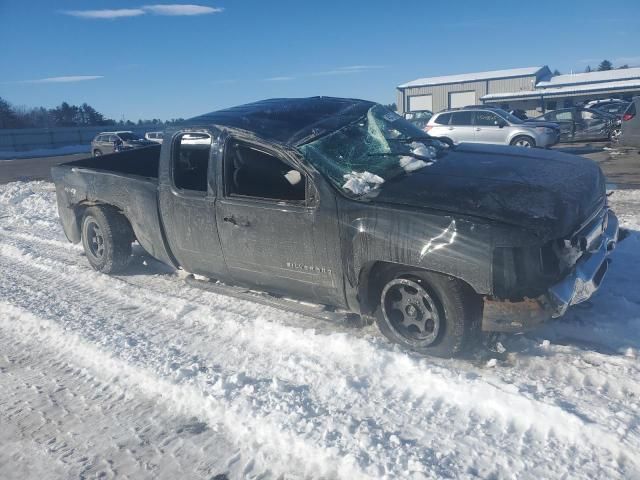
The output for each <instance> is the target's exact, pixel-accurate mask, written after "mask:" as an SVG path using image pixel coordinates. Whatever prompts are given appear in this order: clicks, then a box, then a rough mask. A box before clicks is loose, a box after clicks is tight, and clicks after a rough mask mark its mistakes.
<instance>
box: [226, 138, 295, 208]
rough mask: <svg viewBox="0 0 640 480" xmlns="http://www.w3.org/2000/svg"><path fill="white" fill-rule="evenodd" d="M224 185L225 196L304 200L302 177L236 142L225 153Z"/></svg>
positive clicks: (280, 163) (287, 166)
mask: <svg viewBox="0 0 640 480" xmlns="http://www.w3.org/2000/svg"><path fill="white" fill-rule="evenodd" d="M225 182H226V187H227V194H228V195H240V196H245V197H257V198H265V199H271V200H280V201H297V202H301V201H304V200H305V192H306V178H305V176H304V174H302V173H301V172H299V171H297V170H295V169H294V168H292V167H291V166H289V165H287V164H286V163H285V162H283V161H282V160H280V159H279V158H277V157H275V156H273V155H271V154H270V153H267V152H264V151H262V150H260V149H258V148H255V147H253V146H251V145H248V144H245V143H242V142H238V141H236V140H231V141H230V143H229V144H228V146H227V148H226V149H225Z"/></svg>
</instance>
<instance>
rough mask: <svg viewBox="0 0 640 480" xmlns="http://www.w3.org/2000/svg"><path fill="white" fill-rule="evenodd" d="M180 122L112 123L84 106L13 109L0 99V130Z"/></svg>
mask: <svg viewBox="0 0 640 480" xmlns="http://www.w3.org/2000/svg"><path fill="white" fill-rule="evenodd" d="M182 120H183V119H182V118H174V119H171V120H169V121H167V122H163V121H162V120H160V119H159V118H153V119H149V120H146V119H145V120H143V119H140V120H138V121H137V122H132V121H131V120H124V119H122V120H119V121H116V120H113V119H111V118H107V117H105V116H104V115H103V114H102V113H100V112H98V111H97V110H96V109H95V108H93V107H92V106H91V105H89V104H87V103H83V104H82V105H70V104H69V103H67V102H62V103H61V104H60V105H58V106H57V107H55V108H44V107H33V108H28V107H16V106H14V105H12V104H11V103H9V102H8V101H7V100H5V99H3V98H2V97H0V128H51V127H93V126H109V125H113V126H120V127H133V126H135V125H157V126H159V127H160V126H164V125H169V124H173V123H178V122H181V121H182Z"/></svg>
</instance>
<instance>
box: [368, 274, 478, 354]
mask: <svg viewBox="0 0 640 480" xmlns="http://www.w3.org/2000/svg"><path fill="white" fill-rule="evenodd" d="M481 317H482V300H481V298H480V297H479V296H478V295H477V294H476V293H475V292H473V291H472V290H471V288H470V287H469V286H468V285H466V284H465V283H463V282H462V281H460V280H457V279H455V278H453V277H449V276H448V275H442V274H438V273H434V272H426V271H422V270H413V271H401V270H398V271H396V272H395V274H393V275H392V276H390V277H388V278H387V281H386V283H385V284H384V286H383V288H382V290H381V293H380V303H379V306H378V309H377V311H376V322H377V324H378V327H379V328H380V331H381V332H382V333H383V334H384V335H385V336H386V337H387V338H388V339H389V340H391V341H393V342H396V343H399V344H401V345H403V346H405V347H407V348H410V349H411V350H415V351H417V352H420V353H425V354H429V355H435V356H440V357H451V356H454V355H456V354H459V353H460V352H462V351H463V350H465V349H467V348H469V347H470V346H472V345H473V344H474V342H475V341H476V340H477V339H478V338H479V336H480V324H481Z"/></svg>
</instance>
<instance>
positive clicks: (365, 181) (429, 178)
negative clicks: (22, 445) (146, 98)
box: [52, 97, 618, 356]
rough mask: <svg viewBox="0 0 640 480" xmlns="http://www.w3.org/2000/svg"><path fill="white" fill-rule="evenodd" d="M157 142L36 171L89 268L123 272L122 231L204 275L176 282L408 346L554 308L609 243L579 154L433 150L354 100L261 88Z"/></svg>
mask: <svg viewBox="0 0 640 480" xmlns="http://www.w3.org/2000/svg"><path fill="white" fill-rule="evenodd" d="M164 140H165V141H164V143H163V144H162V145H161V146H160V145H158V146H152V147H147V148H143V149H139V150H134V151H128V152H121V153H117V154H113V155H105V156H102V157H97V158H89V159H85V160H79V161H75V162H71V163H67V164H64V165H60V166H57V167H54V168H53V170H52V173H53V178H54V180H55V184H56V191H57V200H58V209H59V214H60V219H61V221H62V225H63V227H64V231H65V234H66V236H67V237H68V239H69V240H70V241H71V242H74V243H77V242H82V244H83V246H84V249H85V252H86V256H87V259H88V261H89V263H90V264H91V266H92V267H93V268H94V269H96V270H98V271H101V272H105V273H115V272H118V271H120V270H122V269H123V268H125V267H126V265H127V263H128V261H129V257H130V255H131V251H132V243H133V242H134V241H137V242H138V243H139V244H140V245H141V246H142V247H143V248H144V249H145V250H146V251H147V252H148V253H149V254H150V255H152V256H153V257H155V258H156V259H158V260H160V261H162V262H164V263H166V264H168V265H171V266H173V267H175V268H181V269H183V270H185V271H186V272H189V273H192V274H195V275H196V276H197V277H205V279H204V280H195V278H194V277H191V283H194V284H195V283H201V284H205V287H206V285H226V286H234V287H238V288H239V289H242V288H244V289H246V290H244V291H246V292H249V291H252V292H255V291H256V290H258V291H261V292H265V293H264V294H263V295H264V296H267V295H268V296H271V297H272V298H280V299H281V298H283V297H286V298H289V299H296V302H297V304H299V305H309V302H310V303H312V304H314V305H324V306H328V307H326V308H329V309H332V311H346V312H352V313H354V314H357V315H360V316H361V318H364V319H370V318H373V317H375V320H376V322H377V324H378V326H379V328H380V330H381V331H382V333H383V334H384V335H386V336H387V337H388V338H389V339H390V340H392V341H394V342H398V343H400V344H402V345H404V346H405V347H408V348H410V349H413V350H416V351H418V352H422V353H427V354H433V355H440V356H451V355H455V354H457V353H459V352H461V351H463V350H464V349H465V348H467V347H468V345H470V344H471V343H472V341H473V340H474V339H476V338H478V337H479V335H480V333H481V331H502V332H515V331H522V330H525V329H528V328H531V327H533V326H535V325H538V324H540V323H542V322H544V321H546V320H548V319H550V318H553V317H558V316H560V315H563V314H564V313H565V311H566V310H567V308H568V307H569V306H571V305H574V304H577V303H580V302H582V301H584V300H586V299H588V298H589V297H590V296H591V295H592V294H593V293H594V292H595V291H596V289H597V288H598V287H599V286H600V284H601V282H602V280H603V277H604V276H605V273H606V272H607V266H608V262H609V258H608V257H609V254H610V253H611V251H612V250H613V249H614V247H615V246H616V242H617V241H618V220H617V218H616V216H615V215H614V213H613V212H612V211H611V210H610V209H609V208H608V206H607V197H606V195H605V180H604V177H603V174H602V172H601V170H600V168H599V167H598V166H597V165H596V164H595V163H594V162H592V161H590V160H586V159H583V158H580V157H577V156H573V155H566V154H562V153H558V152H553V151H544V150H532V149H522V148H514V147H507V146H487V145H473V144H462V145H459V146H456V147H449V146H447V145H445V144H443V143H441V142H439V141H437V140H435V139H433V138H431V137H429V136H428V135H426V134H425V133H424V132H422V131H421V130H419V129H418V128H416V127H415V126H414V125H412V124H411V123H409V122H407V121H406V120H404V119H403V118H402V117H400V116H398V115H397V114H395V113H393V112H391V111H389V110H387V109H385V108H384V107H382V106H381V105H378V104H375V103H372V102H368V101H362V100H353V99H340V98H327V97H315V98H307V99H273V100H265V101H261V102H257V103H252V104H248V105H243V106H239V107H234V108H230V109H226V110H221V111H217V112H213V113H210V114H206V115H202V116H199V117H196V118H193V119H191V120H188V121H186V122H185V123H184V124H182V125H181V126H179V127H176V128H173V129H171V130H168V131H167V132H165V135H164ZM237 291H238V290H234V292H237ZM298 300H303V301H304V303H303V302H298Z"/></svg>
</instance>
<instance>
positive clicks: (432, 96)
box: [397, 66, 640, 116]
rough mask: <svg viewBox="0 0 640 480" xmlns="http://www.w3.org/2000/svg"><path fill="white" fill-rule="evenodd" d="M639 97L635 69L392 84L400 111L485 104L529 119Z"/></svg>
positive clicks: (533, 71)
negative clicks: (586, 103)
mask: <svg viewBox="0 0 640 480" xmlns="http://www.w3.org/2000/svg"><path fill="white" fill-rule="evenodd" d="M634 95H640V68H626V69H620V70H608V71H604V72H589V73H577V74H569V75H556V76H552V74H551V70H549V67H547V66H543V67H527V68H514V69H510V70H495V71H491V72H478V73H467V74H462V75H448V76H444V77H430V78H420V79H418V80H414V81H412V82H408V83H405V84H403V85H400V86H398V102H397V104H398V111H399V112H400V113H409V112H419V111H424V110H430V111H433V112H439V111H440V110H445V109H448V108H460V107H465V106H467V105H478V104H482V103H485V104H491V105H496V106H501V107H502V108H504V109H505V110H512V109H520V110H524V111H525V112H527V115H529V116H537V115H540V114H542V113H544V112H545V111H547V110H555V109H557V108H564V107H569V106H571V105H574V104H578V103H580V102H584V101H587V100H597V99H599V98H631V97H632V96H634Z"/></svg>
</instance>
